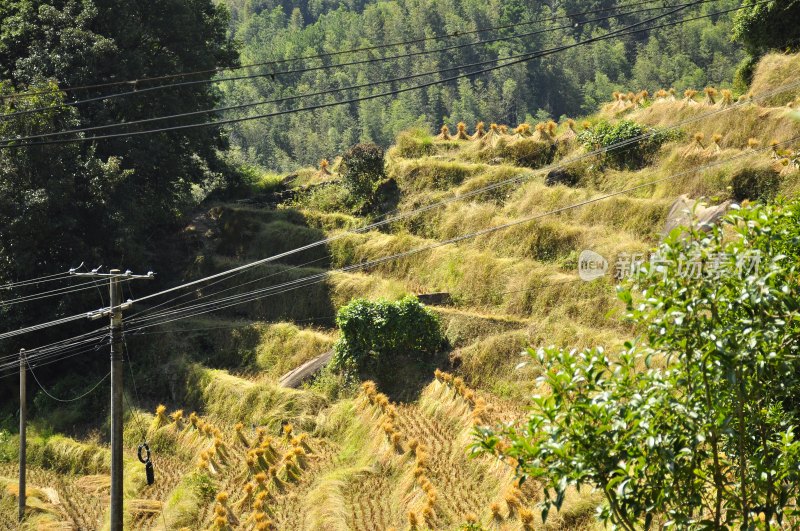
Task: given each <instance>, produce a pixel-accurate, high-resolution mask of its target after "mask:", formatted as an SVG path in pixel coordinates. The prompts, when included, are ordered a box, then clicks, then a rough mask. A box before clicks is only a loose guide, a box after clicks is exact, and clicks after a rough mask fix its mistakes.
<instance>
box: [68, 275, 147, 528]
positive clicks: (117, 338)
mask: <svg viewBox="0 0 800 531" xmlns="http://www.w3.org/2000/svg"><path fill="white" fill-rule="evenodd" d="M75 276H87V277H92V278H108V281H109V287H108V289H109V295H110V296H111V300H110V307H109V308H107V309H105V310H104V311H101V312H99V313H97V314H96V318H100V317H103V316H104V315H108V316H109V317H110V318H111V324H110V332H111V513H110V523H111V531H123V530H122V521H123V515H124V512H123V500H122V482H123V477H122V469H123V460H122V448H123V446H122V431H123V430H122V414H123V408H122V397H123V395H122V390H123V382H122V333H123V331H122V311H123V310H126V309H128V308H129V307H130V306H131V304H133V302H132V301H128V302H126V303H124V304H123V302H122V291H121V290H120V285H119V282H120V279H123V280H125V281H130V280H134V279H148V280H152V279H153V278H155V275H154V274H153V273H152V272H150V273H148V274H147V275H134V274H132V273H131V272H130V271H126V272H124V273H123V272H121V271H120V270H119V269H112V270H111V271H109V272H108V273H107V274H103V273H97V272H96V271H93V272H92V273H75Z"/></svg>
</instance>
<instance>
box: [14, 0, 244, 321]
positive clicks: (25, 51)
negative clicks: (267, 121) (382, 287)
mask: <svg viewBox="0 0 800 531" xmlns="http://www.w3.org/2000/svg"><path fill="white" fill-rule="evenodd" d="M0 20H2V24H0V96H2V95H6V96H11V95H16V96H19V95H24V93H25V92H26V91H27V92H36V93H37V94H36V95H35V96H34V97H7V98H3V99H2V101H0V113H2V114H5V115H6V117H5V118H3V119H2V121H0V136H2V138H3V139H8V138H14V137H17V136H25V135H31V134H38V133H47V132H52V131H58V130H64V129H69V128H75V127H86V126H95V125H102V124H109V123H116V122H126V121H132V120H137V119H140V118H149V117H152V116H157V115H167V114H174V113H180V112H185V111H190V110H196V109H198V108H207V107H213V106H214V105H216V104H217V103H218V101H219V99H220V93H219V92H218V91H216V90H215V89H213V88H212V87H211V86H209V85H193V86H187V87H181V88H180V89H169V90H163V91H154V92H149V93H147V95H146V96H140V95H132V96H129V97H121V98H115V99H105V100H100V101H95V102H92V103H90V104H88V105H81V106H77V107H67V108H65V107H63V106H61V107H60V108H59V107H57V106H55V104H58V103H60V102H62V101H71V100H74V99H84V98H92V97H95V96H98V95H100V94H107V93H109V92H121V91H128V90H130V89H131V85H130V84H125V85H120V86H114V87H110V88H108V87H106V88H96V89H81V90H75V91H72V92H68V93H64V92H59V91H58V90H59V89H64V88H69V87H76V86H81V85H91V84H96V83H104V82H110V81H116V80H130V79H142V78H146V77H152V76H159V75H164V74H173V73H176V72H184V71H194V70H208V69H214V68H216V67H217V66H220V65H230V64H234V63H235V62H236V61H237V60H238V57H237V53H236V48H235V46H234V45H233V44H232V41H230V40H229V39H228V36H227V31H228V22H229V21H228V15H227V10H226V8H224V7H220V6H215V5H214V4H213V3H212V2H211V0H156V1H153V2H147V3H140V2H127V1H122V0H13V1H6V2H2V3H0ZM203 77H205V78H209V77H210V74H204V75H200V76H191V78H190V79H202V78H203ZM153 84H154V82H146V81H145V82H141V83H137V84H136V85H134V87H139V86H141V87H144V86H152V85H153ZM48 91H51V92H49V93H48ZM50 105H53V107H52V108H51V110H49V111H47V112H43V113H42V112H35V113H30V114H19V113H18V111H24V110H26V109H35V108H40V107H47V106H50ZM11 113H15V114H14V115H13V116H9V115H10V114H11ZM172 123H174V121H173V122H172ZM126 130H131V128H127V129H126V128H121V129H116V130H115V132H120V131H126ZM226 146H227V144H226V139H225V137H224V136H223V134H222V132H221V130H219V129H212V128H202V129H197V130H189V131H185V132H171V133H163V134H157V135H144V136H137V137H130V138H118V139H109V140H104V141H96V142H92V143H88V142H83V143H71V144H53V145H40V146H33V147H14V148H8V149H1V150H0V205H2V208H0V223H2V227H3V229H2V231H0V234H1V236H0V282H3V281H8V280H16V279H21V278H30V277H35V276H38V275H42V274H48V273H52V272H54V271H59V270H62V271H63V270H65V269H66V268H67V267H68V266H70V265H76V264H78V263H80V262H81V261H87V262H88V263H92V264H94V265H99V264H104V265H106V266H124V267H126V268H127V267H130V268H132V269H133V268H139V269H142V268H147V267H154V266H156V265H158V263H159V259H158V255H159V254H160V253H161V251H159V249H160V248H161V247H162V246H161V239H162V237H163V236H164V235H165V234H168V233H170V232H174V230H173V229H174V226H175V223H176V221H178V219H179V218H180V216H181V214H182V213H183V212H185V211H186V208H187V206H189V205H190V204H191V201H192V199H193V195H192V194H193V192H194V190H193V186H197V185H202V184H204V183H206V182H207V181H209V180H214V179H215V178H219V177H218V174H219V172H221V170H222V167H223V166H222V162H221V160H220V157H219V151H220V150H221V149H224V148H226ZM95 298H96V297H95ZM31 313H32V312H28V315H27V317H32V315H31Z"/></svg>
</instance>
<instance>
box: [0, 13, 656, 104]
mask: <svg viewBox="0 0 800 531" xmlns="http://www.w3.org/2000/svg"><path fill="white" fill-rule="evenodd" d="M661 1H662V0H646V1H642V2H635V3H631V4H624V5H616V6H611V7H606V8H599V9H593V10H589V11H581V12H573V13H567V14H565V15H561V16H557V17H552V18H549V19H546V18H545V19H536V20H531V21H525V22H517V23H514V24H506V25H502V26H494V27H488V28H480V29H476V30H468V31H455V32H453V33H446V34H444V35H438V36H432V37H423V38H419V39H411V40H407V41H401V42H393V43H388V44H379V45H372V46H365V47H360V48H351V49H347V50H339V51H336V52H327V53H322V54H316V55H306V56H300V57H293V58H287V59H277V60H272V61H261V62H255V63H248V64H244V65H232V66H227V67H216V68H211V69H205V70H194V71H190V72H181V73H176V74H166V75H162V76H152V77H144V78H139V79H131V80H125V81H111V82H107V83H95V84H90V85H79V86H76V87H65V88H62V89H59V90H58V91H56V92H73V91H78V90H90V89H97V88H105V87H113V86H121V85H133V86H136V85H137V84H138V83H142V82H147V81H161V80H165V79H174V78H176V77H185V76H192V75H201V74H216V73H219V72H222V71H225V70H241V69H246V68H254V67H260V66H271V65H278V64H286V63H290V62H295V61H304V60H309V59H325V58H328V57H335V56H339V55H344V54H350V53H357V52H366V51H374V50H380V49H385V48H393V47H397V46H407V45H410V44H421V43H424V42H430V41H440V40H445V39H451V38H455V37H461V36H464V35H476V34H479V33H485V32H489V31H500V30H504V29H510V28H516V27H521V26H529V25H531V24H537V23H541V22H554V21H557V20H562V19H566V18H573V17H577V16H582V15H591V14H596V13H603V12H607V11H613V10H615V9H626V8H629V7H638V6H642V5H648V4H653V3H659V2H661ZM53 92H54V91H49V90H39V91H33V92H25V93H20V94H6V95H0V100H2V99H16V98H26V97H33V96H37V95H41V94H52V93H53Z"/></svg>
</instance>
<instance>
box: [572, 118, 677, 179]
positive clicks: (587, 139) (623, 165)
mask: <svg viewBox="0 0 800 531" xmlns="http://www.w3.org/2000/svg"><path fill="white" fill-rule="evenodd" d="M649 133H654V134H653V135H652V136H649V137H647V138H640V139H637V138H638V137H641V136H642V135H646V134H649ZM676 135H677V134H676V133H671V132H666V131H657V130H654V129H647V128H645V127H644V126H643V125H640V124H637V123H636V122H632V121H630V120H622V121H620V122H617V123H615V124H611V123H609V122H606V121H602V122H598V123H597V124H595V125H594V126H593V127H592V128H590V129H587V130H585V131H581V132H580V133H579V134H578V140H580V142H581V143H582V144H583V145H584V147H586V148H587V149H590V150H595V149H600V148H607V147H610V146H613V145H615V144H618V143H620V142H626V141H629V142H630V144H627V145H625V146H623V147H619V148H616V149H613V150H610V151H607V152H605V153H604V154H603V155H602V160H603V162H604V164H607V165H609V166H612V167H614V168H618V169H639V168H641V167H642V166H645V165H646V164H647V163H649V162H650V160H651V158H652V156H653V155H654V154H655V153H656V152H657V151H658V149H659V148H660V147H661V145H662V144H663V143H664V142H666V141H668V140H671V139H673V138H675V137H676ZM634 139H637V140H634Z"/></svg>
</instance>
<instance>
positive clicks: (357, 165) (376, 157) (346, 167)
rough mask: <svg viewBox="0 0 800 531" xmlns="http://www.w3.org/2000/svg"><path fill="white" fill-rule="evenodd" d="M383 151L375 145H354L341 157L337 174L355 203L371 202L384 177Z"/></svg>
mask: <svg viewBox="0 0 800 531" xmlns="http://www.w3.org/2000/svg"><path fill="white" fill-rule="evenodd" d="M385 165H386V162H385V160H384V153H383V149H381V148H380V147H379V146H376V145H375V144H356V145H355V146H353V147H351V148H350V149H348V150H347V151H346V152H345V153H344V155H342V165H341V167H340V169H339V173H340V174H341V176H342V180H343V181H344V186H345V188H346V189H347V190H348V191H349V192H350V195H351V196H352V198H353V199H354V200H355V201H358V202H362V203H366V202H368V201H371V200H372V198H373V194H374V193H375V188H376V187H377V185H378V183H379V182H380V181H381V180H383V179H384V177H385V176H386V171H385V168H384V167H385Z"/></svg>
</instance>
